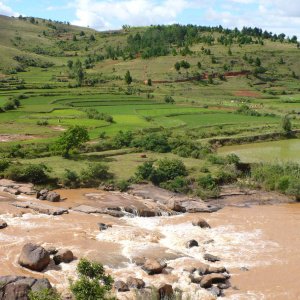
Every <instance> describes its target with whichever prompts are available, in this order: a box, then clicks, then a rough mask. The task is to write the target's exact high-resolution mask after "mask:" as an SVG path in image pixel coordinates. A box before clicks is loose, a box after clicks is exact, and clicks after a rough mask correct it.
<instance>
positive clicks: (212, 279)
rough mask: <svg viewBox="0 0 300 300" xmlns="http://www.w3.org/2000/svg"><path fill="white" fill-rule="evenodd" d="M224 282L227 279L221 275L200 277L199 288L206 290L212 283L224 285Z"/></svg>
mask: <svg viewBox="0 0 300 300" xmlns="http://www.w3.org/2000/svg"><path fill="white" fill-rule="evenodd" d="M226 280H227V278H226V276H224V275H223V274H219V273H217V274H214V273H213V274H208V275H204V276H203V277H202V279H201V282H200V286H201V287H202V288H206V289H207V288H210V287H211V286H212V285H213V283H224V282H225V281H226Z"/></svg>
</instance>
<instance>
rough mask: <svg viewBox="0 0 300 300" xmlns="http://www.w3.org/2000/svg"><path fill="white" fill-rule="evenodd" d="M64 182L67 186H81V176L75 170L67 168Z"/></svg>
mask: <svg viewBox="0 0 300 300" xmlns="http://www.w3.org/2000/svg"><path fill="white" fill-rule="evenodd" d="M62 184H63V185H64V186H66V187H70V188H77V187H79V186H80V177H79V175H78V174H77V173H76V172H75V171H71V170H69V169H66V170H65V173H64V175H63V177H62Z"/></svg>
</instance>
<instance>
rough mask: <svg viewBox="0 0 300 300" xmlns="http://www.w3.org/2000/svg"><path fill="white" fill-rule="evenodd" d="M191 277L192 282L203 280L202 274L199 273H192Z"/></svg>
mask: <svg viewBox="0 0 300 300" xmlns="http://www.w3.org/2000/svg"><path fill="white" fill-rule="evenodd" d="M190 279H191V282H192V283H196V284H200V282H201V280H202V276H201V275H197V274H191V275H190Z"/></svg>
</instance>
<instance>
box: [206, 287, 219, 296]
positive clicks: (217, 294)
mask: <svg viewBox="0 0 300 300" xmlns="http://www.w3.org/2000/svg"><path fill="white" fill-rule="evenodd" d="M207 291H209V292H210V293H211V294H213V295H214V296H215V297H219V296H221V294H222V291H221V290H220V289H219V288H218V287H216V286H212V287H211V288H209V289H207Z"/></svg>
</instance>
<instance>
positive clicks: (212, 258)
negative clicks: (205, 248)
mask: <svg viewBox="0 0 300 300" xmlns="http://www.w3.org/2000/svg"><path fill="white" fill-rule="evenodd" d="M203 258H204V259H205V260H207V261H210V262H216V261H220V260H221V259H220V258H219V257H218V256H215V255H212V254H208V253H206V254H204V256H203Z"/></svg>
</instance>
